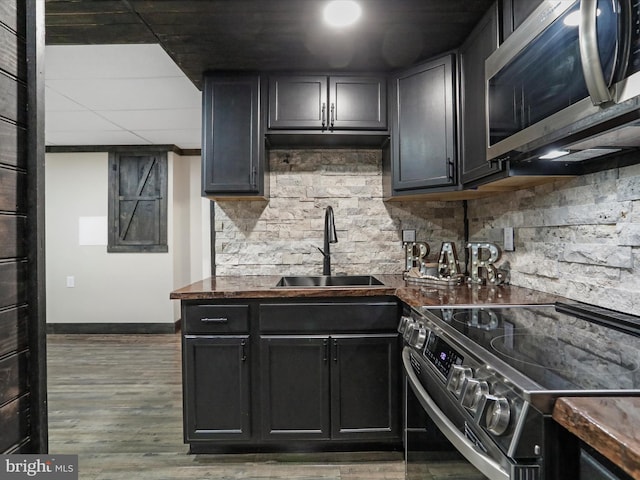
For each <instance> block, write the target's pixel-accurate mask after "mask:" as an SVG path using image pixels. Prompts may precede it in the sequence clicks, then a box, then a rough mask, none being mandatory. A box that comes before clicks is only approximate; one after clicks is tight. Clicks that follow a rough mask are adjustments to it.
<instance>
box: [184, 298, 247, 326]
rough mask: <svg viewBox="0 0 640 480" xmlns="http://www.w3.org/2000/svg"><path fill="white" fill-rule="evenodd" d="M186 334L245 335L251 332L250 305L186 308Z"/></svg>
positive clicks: (192, 306)
mask: <svg viewBox="0 0 640 480" xmlns="http://www.w3.org/2000/svg"><path fill="white" fill-rule="evenodd" d="M183 318H184V323H185V325H184V333H244V332H248V331H249V306H248V305H189V306H186V307H184V314H183Z"/></svg>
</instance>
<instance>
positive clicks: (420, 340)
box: [410, 324, 427, 350]
mask: <svg viewBox="0 0 640 480" xmlns="http://www.w3.org/2000/svg"><path fill="white" fill-rule="evenodd" d="M426 340H427V329H426V328H425V327H424V325H422V324H418V325H416V327H415V328H414V329H413V334H412V335H411V342H410V343H411V345H412V346H413V347H415V348H417V349H418V350H422V348H423V347H424V343H425V341H426Z"/></svg>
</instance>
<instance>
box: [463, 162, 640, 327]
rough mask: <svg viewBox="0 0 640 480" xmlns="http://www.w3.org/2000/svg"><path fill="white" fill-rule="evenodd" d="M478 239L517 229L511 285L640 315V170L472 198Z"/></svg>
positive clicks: (509, 257)
mask: <svg viewBox="0 0 640 480" xmlns="http://www.w3.org/2000/svg"><path fill="white" fill-rule="evenodd" d="M468 216H469V229H470V232H469V233H470V238H471V240H480V239H484V238H488V237H492V236H493V237H495V232H496V231H499V232H501V231H502V228H503V227H507V226H510V227H514V229H515V247H516V248H515V251H514V252H504V253H503V257H502V260H503V261H504V262H508V264H509V266H510V270H511V284H513V285H519V286H523V287H529V288H534V289H536V290H541V291H544V292H548V293H553V294H557V295H563V296H566V297H569V298H572V299H574V300H579V301H583V302H587V303H591V304H596V305H600V306H603V307H607V308H612V309H615V310H621V311H625V312H629V313H634V314H637V315H640V165H634V166H630V167H625V168H621V169H612V170H607V171H603V172H598V173H594V174H590V175H584V176H581V177H576V178H573V179H571V180H568V181H562V182H555V183H551V184H547V185H543V186H539V187H535V188H531V189H527V190H520V191H516V192H510V193H504V194H501V195H496V196H493V197H489V198H484V199H479V200H472V201H469V210H468Z"/></svg>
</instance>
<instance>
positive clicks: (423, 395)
mask: <svg viewBox="0 0 640 480" xmlns="http://www.w3.org/2000/svg"><path fill="white" fill-rule="evenodd" d="M411 355H412V353H411V349H410V348H408V347H405V348H404V350H403V352H402V363H403V366H404V371H405V374H406V378H407V385H408V388H407V390H411V391H413V394H414V395H415V398H416V399H417V400H418V403H419V405H420V406H421V407H422V409H423V411H424V413H425V414H426V415H427V416H428V417H429V418H430V420H431V421H432V422H433V424H435V426H436V427H437V428H438V430H439V431H440V432H441V433H442V434H443V435H444V436H445V437H446V438H447V440H448V441H449V442H451V444H452V445H453V447H454V448H455V449H456V450H457V451H458V452H459V453H460V454H462V456H464V457H465V458H466V459H467V460H468V461H469V462H470V463H471V464H472V465H473V466H474V467H475V468H477V469H478V470H479V471H480V472H482V474H483V475H486V477H488V478H489V479H490V480H510V479H511V478H512V477H511V475H510V474H511V471H512V470H513V468H508V467H505V466H502V465H501V464H500V463H498V462H497V461H496V460H494V459H492V458H491V457H490V456H488V455H487V454H486V453H485V452H483V451H482V450H481V449H480V448H479V447H477V446H476V445H475V444H474V442H473V441H471V440H470V439H469V438H468V437H467V435H468V434H465V427H464V422H462V424H463V425H462V426H461V427H458V426H457V425H456V423H454V421H452V420H450V419H449V418H448V416H447V415H446V414H445V413H444V412H443V410H442V409H441V408H440V407H439V406H438V405H437V404H436V402H435V401H434V399H433V398H432V397H431V395H430V394H429V393H427V391H426V390H425V388H424V387H423V386H422V382H421V381H420V379H419V378H418V376H417V375H416V373H415V371H414V367H413V366H412V364H411V363H412V359H411ZM414 361H415V359H414ZM431 383H432V384H433V385H434V386H435V385H436V381H434V382H431ZM436 388H437V387H436ZM407 410H408V409H407ZM407 427H408V426H407ZM405 435H406V437H405V448H406V450H407V452H406V454H407V458H406V461H407V479H408V480H418V479H421V480H424V478H427V477H426V475H425V471H426V470H427V469H428V467H429V463H430V461H431V460H433V457H431V458H429V456H428V455H427V454H425V451H424V450H423V449H422V448H420V443H419V442H420V440H421V439H424V435H422V436H421V435H420V431H419V430H411V429H409V428H407V429H406V432H405ZM489 450H493V453H494V454H497V452H496V450H497V448H494V449H491V446H489ZM507 463H508V462H507ZM477 478H479V479H480V478H483V477H482V476H478V477H477ZM531 478H533V479H535V478H538V477H537V476H534V477H531Z"/></svg>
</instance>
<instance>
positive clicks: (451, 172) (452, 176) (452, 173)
mask: <svg viewBox="0 0 640 480" xmlns="http://www.w3.org/2000/svg"><path fill="white" fill-rule="evenodd" d="M447 163H448V164H449V165H448V166H449V181H450V182H453V180H454V177H455V172H454V169H453V167H454V165H453V162H452V161H451V158H447Z"/></svg>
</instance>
